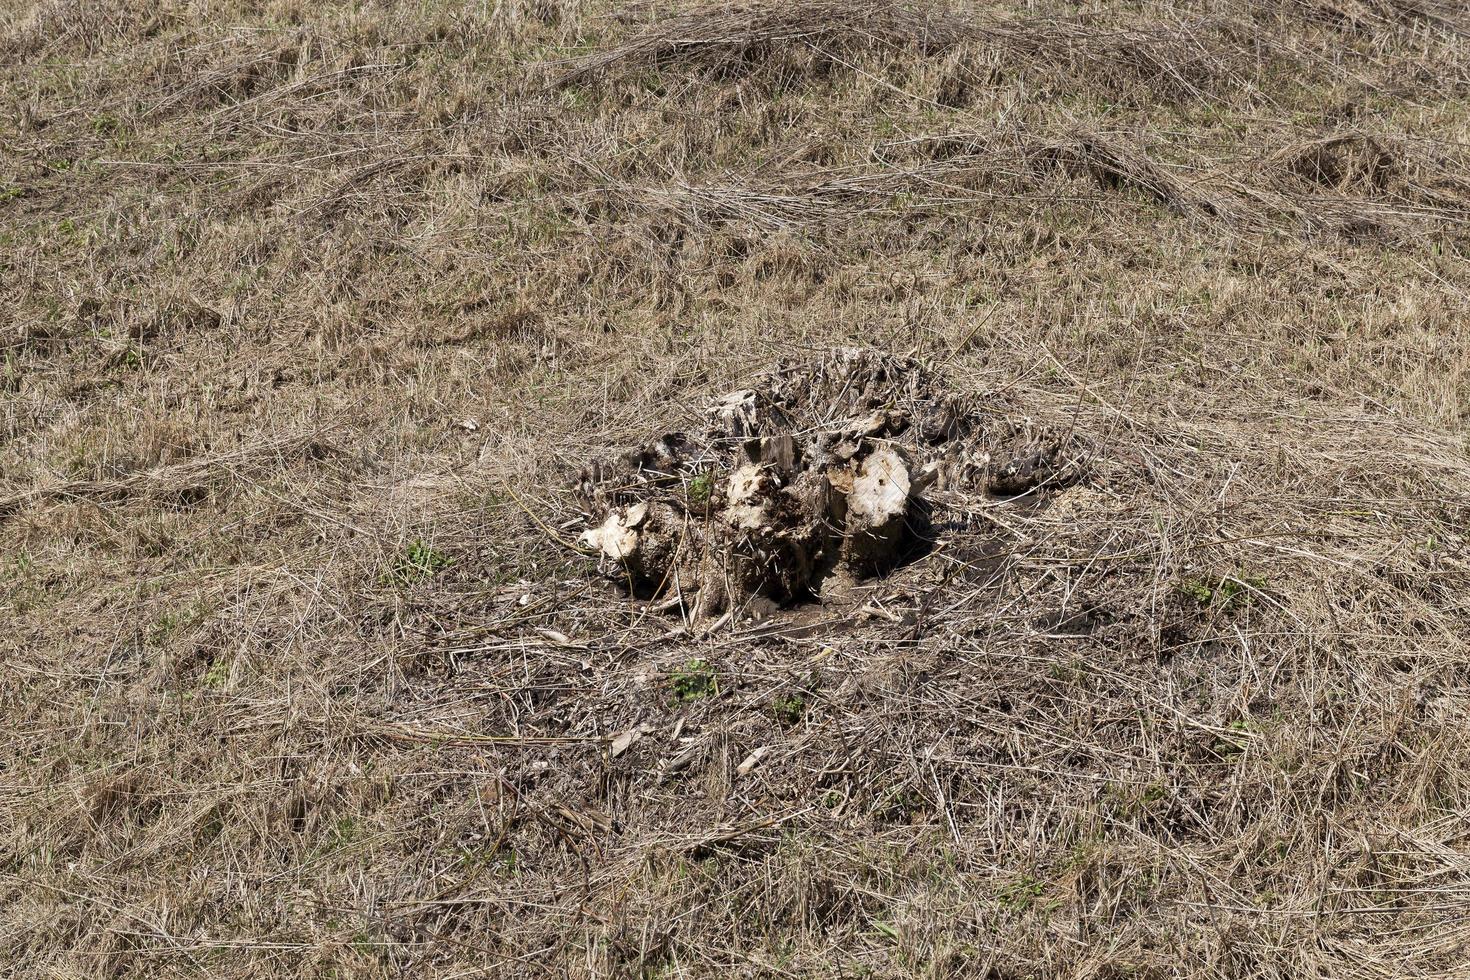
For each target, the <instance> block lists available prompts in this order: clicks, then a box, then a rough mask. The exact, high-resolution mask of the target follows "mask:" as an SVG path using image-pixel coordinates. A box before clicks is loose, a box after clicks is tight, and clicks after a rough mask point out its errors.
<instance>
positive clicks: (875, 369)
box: [579, 348, 1085, 624]
mask: <svg viewBox="0 0 1470 980" xmlns="http://www.w3.org/2000/svg"><path fill="white" fill-rule="evenodd" d="M988 423H993V416H987V415H984V414H982V413H981V412H979V411H978V410H977V409H976V407H975V406H974V404H973V402H970V403H967V401H966V400H965V399H963V398H961V397H960V396H958V395H957V394H955V393H954V392H953V391H951V390H949V389H948V388H947V387H946V386H945V384H944V383H943V381H942V379H941V378H940V377H939V376H938V375H937V374H936V373H935V372H933V371H931V370H929V369H927V368H926V367H924V366H923V365H921V364H920V363H919V362H918V361H916V360H914V359H911V358H904V357H895V356H892V355H887V354H879V353H874V352H869V351H864V350H858V349H853V348H842V349H838V350H835V351H833V352H831V353H830V354H828V355H826V356H824V357H821V358H819V359H817V360H815V361H808V362H792V361H788V362H783V363H781V364H779V365H777V366H776V367H775V368H774V369H773V370H771V371H769V372H767V373H765V374H763V375H761V376H760V377H758V378H757V379H756V384H755V385H754V386H752V387H750V388H743V389H740V390H737V391H732V392H730V393H728V394H725V395H723V396H721V397H719V398H717V399H715V400H714V402H713V403H712V404H711V405H710V406H709V409H708V415H707V424H706V427H705V430H704V431H703V432H701V433H698V434H690V433H685V432H673V433H669V434H667V435H664V436H663V437H662V438H660V439H658V440H656V441H654V442H652V443H650V444H648V445H645V446H642V447H640V448H638V449H637V450H635V451H633V452H631V453H627V454H625V455H623V456H622V457H620V458H618V459H614V460H612V461H610V462H607V463H602V464H598V465H595V466H593V467H591V468H589V469H588V470H585V471H584V472H583V473H582V475H581V480H580V487H579V489H580V490H581V492H582V494H583V497H584V503H585V504H586V506H587V510H588V513H589V514H590V515H591V516H592V521H591V522H590V526H589V527H588V529H587V530H586V532H585V533H584V534H583V535H582V542H583V543H584V544H586V545H587V546H589V547H590V548H592V549H594V550H595V551H596V552H597V553H598V554H599V556H600V561H601V565H602V568H603V569H604V571H606V572H607V573H608V574H609V575H610V576H611V577H613V578H614V579H615V580H617V581H619V582H621V583H623V584H624V585H625V586H626V587H627V588H628V589H629V590H630V591H631V592H633V593H634V594H635V595H639V596H642V597H645V598H658V599H662V600H664V601H663V602H662V603H661V606H662V607H663V608H668V609H673V608H678V607H682V608H683V609H684V610H685V611H687V612H689V613H690V615H691V619H692V620H693V621H694V622H696V623H704V624H708V623H711V622H714V623H718V622H723V621H724V619H725V618H728V617H729V616H730V615H733V614H734V613H735V612H736V611H738V610H740V609H741V608H743V607H744V606H745V605H746V604H748V603H750V602H752V601H753V600H756V599H763V600H766V601H768V602H773V603H775V604H777V605H780V606H786V605H791V604H794V603H798V602H803V601H813V600H817V601H826V600H829V599H831V598H832V597H833V596H837V595H842V594H844V593H845V591H846V586H848V585H850V584H851V583H853V582H855V581H857V580H861V579H864V578H868V577H871V576H873V575H877V574H882V573H884V572H887V571H889V570H891V569H892V568H894V567H895V566H897V565H899V564H901V563H902V562H903V561H904V560H905V559H906V558H908V557H911V556H913V555H915V554H917V553H920V552H921V551H922V550H923V547H924V545H925V544H926V542H927V537H926V533H927V529H928V528H929V526H930V516H931V512H932V506H933V505H932V501H931V500H930V499H929V497H928V496H927V494H928V492H929V491H930V490H931V489H934V490H939V489H950V488H961V489H966V490H969V491H972V492H974V493H980V494H984V493H989V494H993V495H998V496H1016V495H1020V494H1026V493H1030V492H1032V491H1035V490H1038V489H1039V488H1043V487H1047V486H1065V485H1067V484H1068V483H1071V482H1074V481H1075V480H1076V479H1077V478H1078V476H1080V475H1081V472H1082V468H1083V466H1084V465H1085V463H1084V460H1083V458H1082V455H1081V454H1079V453H1077V452H1076V451H1075V450H1076V447H1075V446H1074V445H1070V444H1064V443H1061V442H1057V443H1052V444H1049V445H1039V446H1038V445H1030V446H1028V447H1026V449H1025V451H1023V452H1022V453H1020V454H1019V455H1017V456H1015V457H1013V458H1009V459H1008V461H1006V462H1004V463H1003V464H1001V465H996V466H992V465H991V453H990V452H988V451H986V450H985V448H984V446H985V445H986V439H985V436H986V434H987V425H988Z"/></svg>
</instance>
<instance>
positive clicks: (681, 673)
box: [669, 658, 719, 704]
mask: <svg viewBox="0 0 1470 980" xmlns="http://www.w3.org/2000/svg"><path fill="white" fill-rule="evenodd" d="M669 687H670V688H671V689H672V690H673V693H674V700H675V701H676V702H678V703H679V704H688V703H689V702H690V701H698V700H699V699H700V698H707V697H709V696H710V695H712V694H715V693H717V692H718V690H719V685H718V683H717V682H716V680H715V670H714V668H713V667H711V666H710V664H709V661H707V660H701V659H698V658H696V659H694V660H690V661H689V662H688V663H686V664H684V666H683V667H681V668H679V669H678V670H676V671H674V672H673V673H672V674H671V675H669Z"/></svg>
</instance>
